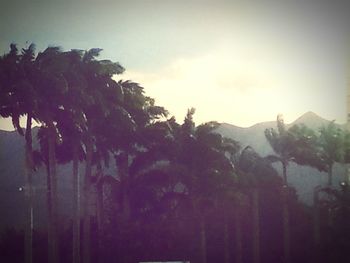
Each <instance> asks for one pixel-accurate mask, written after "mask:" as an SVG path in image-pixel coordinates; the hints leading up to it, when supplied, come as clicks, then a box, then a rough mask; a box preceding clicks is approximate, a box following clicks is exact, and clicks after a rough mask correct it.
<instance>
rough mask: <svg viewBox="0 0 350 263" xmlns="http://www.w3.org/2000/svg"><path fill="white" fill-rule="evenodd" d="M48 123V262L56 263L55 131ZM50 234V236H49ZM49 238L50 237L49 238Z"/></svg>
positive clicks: (57, 260)
mask: <svg viewBox="0 0 350 263" xmlns="http://www.w3.org/2000/svg"><path fill="white" fill-rule="evenodd" d="M47 124H48V132H49V134H48V148H49V149H48V150H49V151H48V154H49V156H48V157H49V158H48V159H49V160H48V161H49V171H50V172H49V174H48V176H49V177H48V183H49V186H48V188H49V198H48V200H49V203H48V210H49V213H51V215H49V229H50V231H51V233H49V240H48V243H49V244H48V245H49V253H48V257H49V262H50V263H51V262H53V263H58V262H59V258H58V257H59V255H58V232H57V229H58V218H57V217H58V213H57V205H58V201H57V176H56V152H55V147H56V146H55V145H56V143H55V142H56V131H55V126H54V124H53V121H51V120H49V121H48V122H47ZM50 234H51V236H50ZM50 238H51V239H50Z"/></svg>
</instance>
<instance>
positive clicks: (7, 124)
mask: <svg viewBox="0 0 350 263" xmlns="http://www.w3.org/2000/svg"><path fill="white" fill-rule="evenodd" d="M308 114H313V115H315V117H317V118H320V119H322V120H325V121H329V122H330V121H333V120H328V119H325V118H324V117H322V116H320V115H319V114H317V113H315V112H313V111H307V112H305V113H303V114H302V115H300V116H299V117H297V118H296V119H294V120H292V121H285V123H286V125H291V124H293V123H294V122H296V121H297V120H299V119H300V118H302V117H304V116H306V115H308ZM282 115H283V114H282ZM194 117H195V116H194ZM176 121H177V122H179V123H182V121H179V120H178V119H176ZM213 121H215V120H213ZM194 122H195V123H196V125H200V124H203V123H197V122H196V118H194ZM269 122H276V119H275V120H265V121H260V122H256V123H254V124H252V125H250V126H241V125H236V124H235V123H228V122H219V123H220V124H226V125H232V126H236V127H238V128H244V129H245V128H251V127H253V126H255V125H257V124H261V123H269ZM20 123H21V127H22V128H23V129H25V117H21V120H20ZM335 123H336V124H338V125H345V124H346V123H345V122H344V123H339V122H337V121H336V120H335ZM34 127H39V124H37V123H35V122H34V123H33V128H34ZM0 131H9V132H13V131H15V129H14V127H13V125H12V122H11V120H10V119H9V118H7V119H0Z"/></svg>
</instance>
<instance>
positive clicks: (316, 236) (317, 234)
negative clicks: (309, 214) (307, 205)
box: [314, 189, 321, 263]
mask: <svg viewBox="0 0 350 263" xmlns="http://www.w3.org/2000/svg"><path fill="white" fill-rule="evenodd" d="M318 192H319V191H318V189H315V190H314V262H315V263H317V262H319V249H320V241H321V233H320V207H319V201H318Z"/></svg>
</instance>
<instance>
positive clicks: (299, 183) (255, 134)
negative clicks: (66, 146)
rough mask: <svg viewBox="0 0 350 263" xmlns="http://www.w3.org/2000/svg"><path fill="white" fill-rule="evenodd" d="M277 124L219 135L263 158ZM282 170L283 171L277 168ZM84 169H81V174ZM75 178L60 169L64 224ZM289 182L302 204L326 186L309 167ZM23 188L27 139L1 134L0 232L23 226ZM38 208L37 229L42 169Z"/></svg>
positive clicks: (318, 122)
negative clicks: (267, 134) (267, 135)
mask: <svg viewBox="0 0 350 263" xmlns="http://www.w3.org/2000/svg"><path fill="white" fill-rule="evenodd" d="M328 122H329V121H327V120H325V119H323V118H321V117H319V116H318V115H316V114H314V113H312V112H308V113H305V114H304V115H302V116H301V117H300V118H298V119H297V120H295V121H294V122H293V123H290V124H288V125H287V126H288V127H289V126H291V125H293V124H301V123H304V124H305V125H307V126H309V127H310V128H313V129H317V128H319V127H321V126H322V125H324V124H327V123H328ZM275 125H276V122H262V123H258V124H255V125H253V126H251V127H248V128H241V127H238V126H234V125H231V124H227V123H223V124H221V126H220V127H219V128H218V132H219V133H221V134H222V135H224V136H226V137H229V138H232V139H235V140H237V141H239V142H240V143H241V144H242V147H245V146H247V145H250V146H252V147H253V148H254V149H255V150H256V151H257V152H258V153H259V154H260V155H261V156H266V155H268V154H271V153H272V149H271V147H270V146H269V144H268V142H267V141H266V138H265V136H264V131H265V129H267V128H272V127H275ZM36 133H37V128H35V129H34V130H33V138H34V145H36V140H35V137H36V136H35V134H36ZM276 168H277V169H278V170H280V167H279V166H278V165H276ZM83 170H84V168H83V166H82V165H81V169H80V171H83ZM344 174H345V168H344V167H342V166H341V165H336V167H335V176H334V184H335V185H336V184H337V183H338V181H340V180H342V179H343V176H344ZM71 180H72V177H71V164H67V165H63V166H62V165H61V166H60V167H59V169H58V186H59V202H60V214H61V215H62V218H61V219H60V222H61V223H62V224H65V223H67V222H68V221H69V220H70V219H69V217H67V215H69V214H70V211H71V209H72V204H71V202H70V200H72V198H71V197H72V181H71ZM288 180H289V182H290V184H291V185H292V186H294V187H295V188H296V189H297V193H298V195H299V198H300V200H302V201H304V202H306V203H308V204H311V203H312V190H313V188H314V187H315V186H316V185H320V184H323V185H325V184H326V182H327V175H326V173H320V172H318V171H317V170H316V169H313V168H310V167H299V166H297V165H295V164H292V165H290V166H289V167H288ZM23 184H24V138H23V137H21V136H20V135H18V134H17V133H16V132H7V131H0V198H1V199H0V200H1V202H0V211H5V212H4V213H3V214H2V215H1V217H0V232H1V230H3V229H4V227H6V226H13V225H16V226H21V225H23V224H24V221H23V218H24V193H23V192H21V191H19V190H18V189H19V187H21V186H23ZM34 185H35V187H36V191H35V202H34V203H35V206H34V224H35V227H36V228H37V227H40V226H41V227H42V226H45V225H46V224H45V220H46V192H45V191H46V190H45V185H46V177H45V171H44V170H43V169H40V170H39V171H37V172H36V174H35V177H34Z"/></svg>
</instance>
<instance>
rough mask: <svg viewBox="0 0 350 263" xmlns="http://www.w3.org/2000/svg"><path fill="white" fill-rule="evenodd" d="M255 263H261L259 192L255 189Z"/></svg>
mask: <svg viewBox="0 0 350 263" xmlns="http://www.w3.org/2000/svg"><path fill="white" fill-rule="evenodd" d="M253 242H254V243H253V262H254V263H259V262H260V223H259V190H258V189H257V188H254V189H253Z"/></svg>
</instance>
